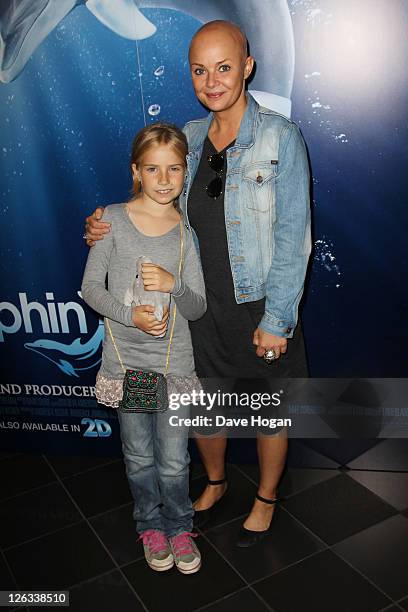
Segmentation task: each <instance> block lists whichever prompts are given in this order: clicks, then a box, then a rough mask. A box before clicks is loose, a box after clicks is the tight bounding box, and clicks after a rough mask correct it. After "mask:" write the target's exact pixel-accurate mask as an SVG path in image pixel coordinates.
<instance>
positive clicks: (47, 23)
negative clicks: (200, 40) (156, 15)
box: [0, 0, 156, 83]
mask: <svg viewBox="0 0 408 612" xmlns="http://www.w3.org/2000/svg"><path fill="white" fill-rule="evenodd" d="M81 4H86V7H87V8H88V9H89V10H90V11H91V13H92V14H93V15H95V17H96V18H97V19H99V20H100V21H101V22H102V23H103V24H104V25H105V26H107V27H108V28H110V29H111V30H113V31H114V32H115V33H116V34H119V36H123V37H124V38H130V39H131V40H138V39H142V38H147V37H148V36H151V35H152V34H154V33H155V32H156V27H155V26H154V25H153V24H152V23H151V22H150V21H149V20H148V19H146V17H144V15H143V14H142V13H141V12H140V11H139V9H138V8H137V6H136V4H135V3H134V1H133V0H115V2H112V0H1V2H0V81H3V83H10V82H11V81H13V80H14V79H15V78H16V77H18V75H19V74H20V72H21V71H22V70H23V69H24V67H25V65H26V63H27V62H28V60H29V58H30V57H31V55H32V54H33V53H34V51H35V50H36V48H37V47H38V46H39V45H40V44H41V43H42V41H43V40H44V39H45V38H46V37H47V36H48V34H49V33H50V32H52V31H53V30H54V29H55V28H56V27H57V25H58V24H59V23H60V22H61V21H62V20H63V19H64V17H66V15H68V13H70V12H71V11H72V9H74V8H75V7H76V6H79V5H81Z"/></svg>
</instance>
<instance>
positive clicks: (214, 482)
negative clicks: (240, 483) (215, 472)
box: [207, 476, 227, 486]
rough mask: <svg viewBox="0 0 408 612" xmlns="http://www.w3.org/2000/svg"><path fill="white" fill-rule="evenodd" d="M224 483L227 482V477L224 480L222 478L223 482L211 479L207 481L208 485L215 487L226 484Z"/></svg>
mask: <svg viewBox="0 0 408 612" xmlns="http://www.w3.org/2000/svg"><path fill="white" fill-rule="evenodd" d="M224 482H227V477H226V476H224V478H221V480H210V479H208V480H207V484H209V485H213V486H216V485H222V484H224Z"/></svg>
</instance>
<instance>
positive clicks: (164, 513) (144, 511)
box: [118, 409, 194, 537]
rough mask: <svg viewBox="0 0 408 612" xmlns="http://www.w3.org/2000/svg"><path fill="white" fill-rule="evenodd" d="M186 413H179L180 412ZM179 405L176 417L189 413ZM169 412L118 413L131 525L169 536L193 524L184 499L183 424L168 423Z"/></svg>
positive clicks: (185, 459)
mask: <svg viewBox="0 0 408 612" xmlns="http://www.w3.org/2000/svg"><path fill="white" fill-rule="evenodd" d="M184 411H185V412H186V414H182V413H183V412H184ZM188 412H189V411H188V409H179V411H178V416H188ZM171 414H172V413H171V412H170V411H167V412H160V413H157V414H147V413H123V412H121V411H120V410H118V418H119V423H120V435H121V439H122V450H123V455H124V461H125V465H126V474H127V478H128V481H129V485H130V490H131V492H132V496H133V499H134V501H135V505H134V512H133V518H134V519H135V521H136V529H137V531H138V532H139V533H143V532H144V531H146V530H147V529H158V530H160V531H163V532H164V533H165V534H166V536H167V537H172V536H175V535H178V534H179V533H182V532H183V531H191V530H192V528H193V515H194V510H193V507H192V504H191V500H190V497H189V470H188V466H189V462H190V457H189V454H188V450H187V445H188V427H185V428H181V427H177V429H176V428H174V427H171V426H170V425H169V416H171Z"/></svg>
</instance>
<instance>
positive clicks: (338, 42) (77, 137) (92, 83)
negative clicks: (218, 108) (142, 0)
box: [0, 0, 408, 385]
mask: <svg viewBox="0 0 408 612" xmlns="http://www.w3.org/2000/svg"><path fill="white" fill-rule="evenodd" d="M288 4H289V8H290V11H291V15H292V21H293V28H294V36H295V47H296V64H295V66H296V71H295V80H294V89H293V94H292V118H293V119H294V120H295V121H296V122H297V123H298V124H299V125H300V127H301V129H302V132H303V135H304V137H305V140H306V142H307V145H308V150H309V154H310V159H311V166H312V171H313V179H314V180H313V200H314V203H313V231H314V254H313V262H312V266H311V270H310V273H309V276H308V281H307V288H306V292H305V299H304V306H303V311H302V312H303V315H302V318H303V327H304V333H305V337H306V341H307V349H308V355H309V361H310V368H311V374H312V375H313V376H316V377H325V376H345V377H349V376H351V377H364V376H365V377H367V376H369V377H402V376H407V371H408V366H407V358H406V354H405V345H406V340H407V336H408V324H407V291H406V282H407V276H408V275H407V271H408V270H407V268H408V265H407V254H406V243H407V241H406V228H407V226H408V207H407V206H406V193H407V187H408V180H407V171H406V167H407V158H408V151H407V142H408V139H407V136H408V134H407V132H408V122H407V108H408V87H407V82H406V78H404V77H403V75H404V74H405V68H406V66H405V64H406V59H405V58H406V52H407V40H406V36H405V31H406V25H407V17H408V7H407V4H406V3H404V2H402V1H400V0H393V2H392V3H390V2H388V1H387V0H377V2H376V3H375V6H373V4H372V3H370V2H369V1H368V0H360V1H359V3H357V4H358V8H355V7H354V8H351V6H350V4H351V3H344V2H340V1H339V0H327V1H326V2H324V3H323V2H318V1H317V0H316V1H311V0H310V1H308V0H291V1H290V2H288ZM353 11H354V12H353ZM143 12H144V14H145V15H146V16H147V17H148V18H149V19H151V20H152V21H153V22H154V23H155V24H156V26H157V32H156V34H155V35H154V36H152V37H151V38H148V39H146V40H142V41H139V42H137V43H136V42H133V41H129V40H125V39H123V38H120V37H119V36H117V35H116V34H114V33H113V32H112V31H110V30H109V29H108V28H106V27H104V26H103V25H102V24H101V23H100V22H99V21H97V20H96V19H95V18H94V17H93V15H92V14H91V13H90V12H89V11H88V10H87V9H86V8H85V7H84V6H80V7H77V8H76V9H75V10H73V11H72V12H71V13H70V14H69V15H68V16H67V17H66V18H65V19H64V20H63V21H62V22H61V23H60V24H59V25H58V26H57V28H56V29H55V30H54V31H53V32H52V33H51V34H50V35H49V36H48V37H47V38H46V40H45V41H44V42H43V43H42V44H41V45H40V47H39V48H38V49H37V50H36V51H35V53H34V54H33V56H32V58H31V59H30V61H29V62H28V64H27V66H26V68H25V69H24V71H23V72H22V74H21V75H20V76H19V77H18V78H17V79H16V80H15V81H14V82H12V83H9V84H6V85H4V84H1V85H0V159H1V168H2V170H1V185H0V198H1V203H0V212H1V226H0V227H1V229H0V231H1V247H0V266H1V273H2V296H1V300H2V302H3V303H6V306H5V307H4V304H3V305H2V307H3V310H2V312H1V314H0V317H1V322H2V326H6V327H7V326H10V328H12V326H13V322H14V323H16V321H17V323H18V321H19V319H18V317H20V319H21V324H20V326H19V327H18V324H17V323H16V325H15V327H16V329H14V330H12V331H10V332H7V331H5V332H4V334H2V337H1V338H0V354H1V360H2V364H3V366H2V382H3V383H6V382H7V383H9V382H13V383H20V384H21V383H22V382H24V383H41V384H42V383H44V384H57V385H58V384H73V383H75V384H81V385H91V384H93V382H94V377H95V374H96V370H97V367H96V366H97V363H98V359H99V358H98V355H97V354H95V353H94V352H93V348H92V347H93V346H94V345H95V343H99V342H100V336H99V335H98V320H97V318H96V316H95V315H94V314H93V313H91V312H90V310H89V309H87V307H86V306H85V305H84V304H83V302H81V298H80V296H79V295H78V293H77V292H78V291H79V288H80V284H81V277H82V271H83V266H84V262H85V259H86V255H87V247H86V246H85V245H84V241H83V240H82V233H83V226H84V218H85V216H86V215H87V214H89V213H90V212H91V211H92V210H93V209H94V208H95V206H96V205H99V204H102V205H104V204H107V203H110V202H117V201H123V200H124V199H126V198H127V197H128V194H129V188H130V174H129V151H130V143H131V140H132V138H133V136H134V134H135V133H136V132H137V130H138V129H140V128H141V127H142V126H143V125H145V124H148V123H150V122H153V121H156V120H158V119H161V120H165V121H171V122H174V123H177V124H179V125H182V124H183V123H185V122H186V121H187V120H190V119H192V118H196V117H199V116H202V115H203V109H202V107H201V106H200V105H199V103H198V102H197V101H196V100H195V97H194V94H193V90H192V87H191V84H190V77H189V71H188V64H187V50H188V43H189V40H190V39H191V36H192V34H193V33H194V32H195V31H196V30H197V28H198V27H199V26H200V23H199V22H198V21H196V20H195V19H194V18H192V17H189V16H187V15H185V14H182V13H179V12H176V11H172V10H164V9H161V10H159V9H145V10H143ZM364 19H366V20H367V27H368V31H369V32H371V34H370V35H371V36H372V40H371V38H368V41H366V42H365V43H364V41H363V42H362V39H361V37H362V36H363V35H365V33H364V28H363V30H361V28H362V25H361V23H363V25H364ZM385 23H386V24H387V25H386V30H385V25H384V24H385ZM383 28H384V30H383ZM377 31H378V36H377ZM19 294H23V295H22V296H21V295H20V297H19ZM24 295H25V297H24ZM24 300H26V301H27V303H28V304H29V303H32V302H37V303H38V304H41V305H42V306H43V307H44V308H45V306H47V304H48V306H47V309H48V310H47V313H48V315H47V316H48V317H49V321H51V319H52V316H51V315H52V312H54V311H53V308H55V309H56V310H55V312H56V313H57V315H58V316H57V323H55V319H53V320H54V325H58V326H59V331H60V332H61V333H57V334H56V333H54V334H52V333H50V332H47V326H46V325H44V320H42V318H41V314H40V310H35V309H34V310H33V311H32V312H31V315H30V317H29V320H28V319H27V314H26V315H25V316H24V315H23V314H22V303H23V302H24ZM22 301H23V302H22ZM70 302H72V303H75V304H79V308H83V309H84V312H85V314H86V320H85V321H84V319H83V318H81V314H80V312H79V310H78V308H77V307H75V306H72V308H71V309H69V308H68V314H67V315H66V325H65V332H64V333H62V330H61V325H62V322H63V321H62V319H61V312H62V310H63V308H64V306H62V310H61V307H60V306H58V304H61V305H67V304H68V303H70ZM75 308H76V309H75ZM30 321H31V324H32V329H31V331H30V330H29V326H27V325H28V323H29V322H30ZM17 328H18V329H17ZM93 337H94V345H92V342H90V345H89V347H88V352H87V353H84V355H85V357H86V359H87V361H86V364H85V361H84V362H83V365H84V367H89V369H86V370H85V369H83V370H82V371H81V372H80V373H79V374H78V372H79V370H78V372H77V373H76V374H75V373H74V374H72V372H70V371H69V370H70V365H64V363H63V362H68V364H69V363H71V362H70V360H69V357H67V355H69V351H68V352H66V353H65V358H62V357H61V355H60V354H59V357H58V360H56V362H55V361H53V360H50V359H48V358H46V359H44V355H43V354H41V352H38V351H35V350H30V349H29V347H25V344H27V343H33V342H35V341H36V340H52V341H55V342H57V341H58V342H60V343H62V344H65V345H70V346H71V344H72V342H74V341H75V340H76V339H77V338H80V339H81V343H82V344H85V343H86V342H88V341H91V340H92V338H93ZM1 340H2V341H1ZM40 348H41V347H40ZM74 348H75V346H74V347H72V346H71V349H70V350H71V353H72V352H73V351H74ZM52 349H53V351H54V353H53V354H56V350H57V349H58V347H52ZM65 350H66V351H67V349H65ZM51 352H52V351H51ZM71 366H72V364H71ZM64 368H65V369H64ZM78 377H79V379H80V382H78ZM73 379H75V380H73Z"/></svg>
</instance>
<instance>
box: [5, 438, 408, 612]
mask: <svg viewBox="0 0 408 612" xmlns="http://www.w3.org/2000/svg"><path fill="white" fill-rule="evenodd" d="M228 474H229V483H230V488H229V491H228V493H227V496H228V497H226V499H225V504H224V507H223V508H222V511H220V513H219V516H217V520H216V521H214V522H213V523H212V524H210V525H208V527H207V528H206V529H205V530H204V532H203V533H200V537H199V538H198V539H197V544H198V545H199V547H200V550H201V553H202V558H203V566H202V569H201V571H200V572H198V573H197V574H194V575H192V576H184V575H182V574H180V573H179V572H177V570H176V569H175V568H173V569H172V570H170V571H169V572H163V573H156V572H153V571H152V570H150V569H149V568H148V567H147V565H146V563H145V561H144V559H143V551H142V547H141V544H140V543H136V536H135V532H134V526H133V523H132V517H131V510H132V504H131V500H130V494H129V491H128V486H127V481H126V477H125V474H124V467H123V463H122V460H121V459H112V458H109V457H105V458H103V457H101V458H99V457H98V458H91V457H56V456H44V455H43V456H39V455H22V454H13V455H12V454H7V455H2V456H1V459H0V475H1V492H0V526H1V527H0V546H1V556H0V590H18V589H20V590H28V589H37V590H38V589H48V590H52V589H60V590H62V589H67V590H69V591H70V598H71V605H70V608H69V609H70V610H75V611H78V610H80V611H84V612H85V611H86V612H88V611H91V612H93V611H98V612H105V611H106V612H114V611H115V610H120V611H121V612H128V611H131V612H138V611H140V610H148V611H152V612H163V611H165V610H173V609H174V610H177V612H183V611H187V612H192V611H193V610H208V611H211V612H229V611H234V612H237V611H240V610H242V611H244V610H245V611H246V610H248V609H249V610H250V611H251V612H260V611H262V610H273V611H276V612H303V611H309V610H310V611H311V612H346V611H347V612H377V611H379V610H383V611H385V610H387V612H394V611H397V610H405V611H408V570H407V568H408V446H407V441H402V440H383V441H368V440H367V441H361V440H359V441H358V440H357V441H355V442H353V440H348V441H335V440H329V441H325V440H320V441H302V442H300V441H296V440H293V441H291V443H290V453H289V460H288V468H287V470H286V472H285V475H284V478H283V481H282V484H281V487H280V495H282V496H285V501H284V502H283V504H282V506H280V507H279V509H278V511H277V513H276V516H275V519H274V529H273V530H272V533H271V534H270V535H269V536H268V537H267V538H266V539H265V540H264V541H263V542H262V544H261V545H259V546H258V547H256V548H253V549H249V550H245V549H238V548H236V547H235V535H236V532H237V530H238V528H239V526H240V525H241V523H242V521H243V518H244V517H245V515H246V513H247V512H248V510H249V508H250V506H251V500H252V498H253V496H254V493H255V492H256V482H257V468H256V466H255V465H237V464H234V465H230V466H229V472H228ZM203 484H204V476H203V472H202V469H201V467H200V465H198V464H195V465H193V467H192V497H193V498H194V497H196V496H197V494H198V493H199V491H200V490H201V489H202V487H203ZM4 609H6V608H4ZM21 609H22V608H21ZM31 609H32V610H39V609H43V608H31ZM47 609H49V608H47ZM54 609H55V608H54Z"/></svg>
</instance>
